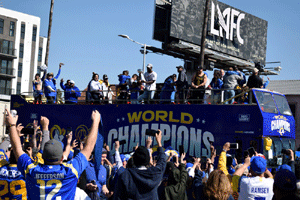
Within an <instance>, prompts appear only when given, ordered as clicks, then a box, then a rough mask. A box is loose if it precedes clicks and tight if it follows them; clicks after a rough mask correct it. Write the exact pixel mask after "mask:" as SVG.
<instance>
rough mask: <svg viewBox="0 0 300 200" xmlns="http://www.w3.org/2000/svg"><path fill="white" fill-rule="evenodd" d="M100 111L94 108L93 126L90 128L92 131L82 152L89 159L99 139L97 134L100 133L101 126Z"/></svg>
mask: <svg viewBox="0 0 300 200" xmlns="http://www.w3.org/2000/svg"><path fill="white" fill-rule="evenodd" d="M100 119H101V117H100V113H99V112H98V111H97V110H94V111H93V112H92V120H93V123H92V127H91V130H90V133H89V135H88V137H87V140H86V145H85V146H84V148H83V149H82V151H81V153H82V154H83V155H84V156H85V157H86V159H87V160H88V159H89V158H90V155H91V153H92V151H93V150H94V147H95V144H96V141H97V134H98V128H99V123H100Z"/></svg>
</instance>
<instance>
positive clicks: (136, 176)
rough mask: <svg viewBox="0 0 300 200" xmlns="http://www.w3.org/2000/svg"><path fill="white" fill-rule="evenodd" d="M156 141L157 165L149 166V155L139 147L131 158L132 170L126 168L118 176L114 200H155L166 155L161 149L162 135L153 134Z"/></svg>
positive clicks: (142, 147) (145, 149)
mask: <svg viewBox="0 0 300 200" xmlns="http://www.w3.org/2000/svg"><path fill="white" fill-rule="evenodd" d="M155 138H156V141H157V145H158V148H157V152H158V155H157V164H156V166H155V167H154V166H149V163H150V155H149V151H148V149H147V147H144V146H139V147H138V148H137V149H136V150H135V152H134V154H133V156H132V159H133V163H134V165H135V167H134V168H126V169H125V170H124V172H123V173H122V174H120V176H119V178H118V181H117V184H116V188H115V191H114V199H115V200H121V199H124V200H125V199H152V200H157V199H158V194H157V188H158V186H159V184H160V182H161V180H162V177H163V174H164V172H165V168H166V160H167V159H166V155H165V153H164V150H163V148H162V143H161V138H162V133H161V131H160V130H158V133H156V134H155Z"/></svg>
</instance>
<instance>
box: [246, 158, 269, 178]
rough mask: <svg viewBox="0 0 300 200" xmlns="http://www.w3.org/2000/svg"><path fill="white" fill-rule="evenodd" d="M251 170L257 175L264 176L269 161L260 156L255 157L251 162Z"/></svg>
mask: <svg viewBox="0 0 300 200" xmlns="http://www.w3.org/2000/svg"><path fill="white" fill-rule="evenodd" d="M250 162H251V164H250V168H251V169H252V170H253V171H254V172H255V173H257V174H262V173H264V172H265V171H266V167H267V161H266V159H264V158H262V157H260V156H253V157H252V158H251V160H250Z"/></svg>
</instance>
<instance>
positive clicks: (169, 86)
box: [160, 74, 176, 104]
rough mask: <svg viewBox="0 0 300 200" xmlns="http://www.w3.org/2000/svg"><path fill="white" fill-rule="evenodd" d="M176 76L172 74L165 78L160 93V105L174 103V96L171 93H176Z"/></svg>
mask: <svg viewBox="0 0 300 200" xmlns="http://www.w3.org/2000/svg"><path fill="white" fill-rule="evenodd" d="M175 82H176V74H172V75H171V76H169V77H167V78H166V80H165V82H164V86H163V88H162V89H161V92H160V104H170V103H174V97H175V95H174V96H172V93H173V92H175V91H176V86H175Z"/></svg>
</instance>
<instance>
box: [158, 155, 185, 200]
mask: <svg viewBox="0 0 300 200" xmlns="http://www.w3.org/2000/svg"><path fill="white" fill-rule="evenodd" d="M185 155H186V153H182V154H181V156H180V165H179V169H178V168H175V167H174V168H173V169H172V170H170V171H169V176H168V185H167V186H166V187H165V189H164V196H163V198H162V199H181V200H187V199H188V196H187V193H186V187H187V184H186V183H187V180H188V172H187V171H186V169H185V164H184V161H183V159H184V158H185Z"/></svg>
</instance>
